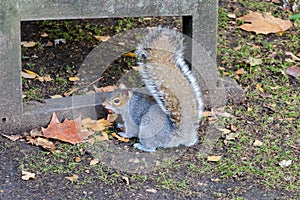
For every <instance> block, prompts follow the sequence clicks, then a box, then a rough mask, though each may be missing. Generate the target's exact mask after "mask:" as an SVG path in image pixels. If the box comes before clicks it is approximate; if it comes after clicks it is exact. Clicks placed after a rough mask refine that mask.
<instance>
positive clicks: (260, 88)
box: [256, 83, 265, 92]
mask: <svg viewBox="0 0 300 200" xmlns="http://www.w3.org/2000/svg"><path fill="white" fill-rule="evenodd" d="M256 88H257V89H258V90H259V91H260V92H264V91H265V90H264V89H263V88H262V84H260V83H258V84H256Z"/></svg>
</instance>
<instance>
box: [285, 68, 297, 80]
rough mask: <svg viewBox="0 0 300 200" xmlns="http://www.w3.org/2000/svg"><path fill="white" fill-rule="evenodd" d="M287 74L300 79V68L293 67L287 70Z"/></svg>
mask: <svg viewBox="0 0 300 200" xmlns="http://www.w3.org/2000/svg"><path fill="white" fill-rule="evenodd" d="M286 73H287V74H288V75H290V76H293V77H295V78H298V77H300V67H296V66H292V67H289V68H287V69H286Z"/></svg>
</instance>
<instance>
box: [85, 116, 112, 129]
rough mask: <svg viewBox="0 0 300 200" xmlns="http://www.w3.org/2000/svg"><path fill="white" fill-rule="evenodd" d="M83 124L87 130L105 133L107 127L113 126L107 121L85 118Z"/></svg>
mask: <svg viewBox="0 0 300 200" xmlns="http://www.w3.org/2000/svg"><path fill="white" fill-rule="evenodd" d="M81 123H82V125H83V126H84V127H85V128H90V129H92V130H93V131H104V130H106V127H109V126H111V125H112V123H111V122H109V121H107V120H106V119H99V120H92V119H91V118H85V119H83V120H82V121H81Z"/></svg>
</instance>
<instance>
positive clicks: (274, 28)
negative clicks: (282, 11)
mask: <svg viewBox="0 0 300 200" xmlns="http://www.w3.org/2000/svg"><path fill="white" fill-rule="evenodd" d="M238 20H242V21H245V22H250V24H249V23H245V24H243V25H241V26H240V27H239V28H241V29H243V30H245V31H253V32H255V33H256V34H259V33H262V34H269V33H282V32H284V31H286V30H287V29H289V28H290V27H292V25H293V24H292V22H291V21H290V20H282V19H280V18H275V17H273V16H272V15H271V14H270V13H266V14H264V15H263V14H262V13H258V12H251V11H250V13H249V14H248V15H245V16H242V17H239V18H238Z"/></svg>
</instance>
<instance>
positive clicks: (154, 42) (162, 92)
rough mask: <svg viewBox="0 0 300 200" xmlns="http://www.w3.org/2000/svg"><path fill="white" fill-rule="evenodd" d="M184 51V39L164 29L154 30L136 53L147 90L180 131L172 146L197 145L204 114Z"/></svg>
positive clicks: (199, 95)
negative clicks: (198, 132) (199, 126)
mask: <svg viewBox="0 0 300 200" xmlns="http://www.w3.org/2000/svg"><path fill="white" fill-rule="evenodd" d="M183 51H184V48H183V37H182V35H181V34H179V33H178V32H177V31H175V30H172V29H169V28H162V27H159V28H157V29H155V30H150V31H149V33H148V35H147V36H146V37H145V38H144V40H143V41H142V42H141V43H140V45H139V46H138V48H137V50H136V54H137V57H138V59H139V66H140V67H141V69H140V73H141V76H142V78H143V80H144V82H145V85H146V87H147V88H148V89H149V91H150V93H151V94H152V95H153V97H154V98H155V100H156V101H157V102H158V104H159V106H160V107H161V109H162V110H163V111H164V112H165V113H167V114H168V115H170V117H171V119H172V121H173V122H174V123H175V125H176V127H177V129H178V131H177V133H178V134H177V135H178V140H176V141H174V144H170V145H171V146H178V145H180V144H184V145H186V146H190V145H192V144H194V143H195V142H196V141H197V131H196V129H197V128H198V125H199V120H200V118H201V115H202V110H203V103H202V99H201V92H200V87H199V85H198V83H197V80H196V78H195V77H194V76H193V74H192V71H191V70H190V68H189V66H188V65H187V64H186V62H185V60H184V56H183Z"/></svg>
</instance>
